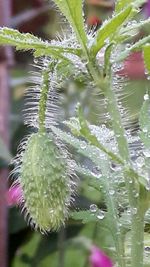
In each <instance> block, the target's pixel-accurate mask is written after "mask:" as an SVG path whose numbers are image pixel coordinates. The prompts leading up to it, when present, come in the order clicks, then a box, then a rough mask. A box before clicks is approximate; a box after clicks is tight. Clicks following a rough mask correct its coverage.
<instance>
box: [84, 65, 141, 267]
mask: <svg viewBox="0 0 150 267" xmlns="http://www.w3.org/2000/svg"><path fill="white" fill-rule="evenodd" d="M88 70H89V71H90V70H91V69H90V68H88ZM90 73H91V76H92V78H93V80H94V82H95V84H96V86H97V87H99V88H100V90H101V89H102V87H103V93H104V95H105V97H106V99H107V101H108V111H109V114H110V116H111V120H112V127H113V130H114V133H115V136H116V140H117V143H118V149H119V154H120V156H121V158H122V159H123V161H124V177H125V184H126V189H127V192H128V197H129V205H130V208H131V209H132V210H135V209H138V200H139V199H138V198H137V196H136V193H138V187H137V180H136V179H137V175H136V174H135V172H134V171H132V170H133V168H132V164H131V160H130V153H129V148H128V142H127V139H126V137H125V130H124V127H123V125H122V119H121V116H120V111H119V108H118V104H117V100H116V96H115V93H114V91H113V89H112V77H111V68H110V67H109V70H108V73H107V75H108V76H107V77H108V78H107V80H106V84H104V83H102V84H101V85H100V82H98V79H99V81H100V80H101V78H100V77H97V78H96V79H95V75H93V72H91V71H90ZM96 75H97V72H96ZM109 201H110V200H109ZM110 204H111V205H110ZM112 204H113V205H114V203H113V200H112V203H109V207H110V209H111V212H112V216H113V218H114V221H115V224H116V222H117V221H116V218H115V216H116V214H115V211H114V209H113V206H112ZM131 220H132V231H131V232H132V233H131V236H132V237H131V257H132V267H137V265H135V262H137V258H138V259H140V262H141V264H142V261H143V260H142V259H143V249H141V246H142V245H139V247H138V249H135V247H136V245H137V243H136V245H135V238H136V235H137V233H136V232H137V231H139V228H141V230H140V231H142V233H140V234H139V233H138V235H139V240H138V244H142V242H143V238H142V236H143V232H144V228H143V223H141V222H140V220H138V222H137V216H135V214H133V213H132V219H131ZM115 227H116V226H115ZM119 236H120V237H119V239H118V240H116V244H117V255H119V254H120V247H122V248H121V251H122V252H121V253H123V251H124V245H123V242H122V241H121V240H122V238H121V233H119ZM121 257H122V259H120V258H118V263H119V266H125V261H124V256H123V254H122V256H121ZM140 266H142V265H140Z"/></svg>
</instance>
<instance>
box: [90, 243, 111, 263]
mask: <svg viewBox="0 0 150 267" xmlns="http://www.w3.org/2000/svg"><path fill="white" fill-rule="evenodd" d="M89 260H90V263H91V267H112V266H113V263H112V260H111V259H110V258H109V257H108V256H107V255H106V254H105V253H104V252H103V251H102V250H100V249H99V248H98V247H96V246H93V247H92V249H91V255H90V258H89Z"/></svg>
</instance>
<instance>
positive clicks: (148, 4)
mask: <svg viewBox="0 0 150 267" xmlns="http://www.w3.org/2000/svg"><path fill="white" fill-rule="evenodd" d="M144 13H145V15H146V17H147V18H148V17H150V0H147V2H146V4H145V6H144Z"/></svg>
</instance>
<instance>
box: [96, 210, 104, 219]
mask: <svg viewBox="0 0 150 267" xmlns="http://www.w3.org/2000/svg"><path fill="white" fill-rule="evenodd" d="M104 217H105V212H104V211H103V210H99V211H98V212H97V218H98V219H99V220H103V219H104Z"/></svg>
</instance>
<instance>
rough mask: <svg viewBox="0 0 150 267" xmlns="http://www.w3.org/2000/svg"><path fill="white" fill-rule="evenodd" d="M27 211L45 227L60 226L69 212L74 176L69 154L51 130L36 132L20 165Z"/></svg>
mask: <svg viewBox="0 0 150 267" xmlns="http://www.w3.org/2000/svg"><path fill="white" fill-rule="evenodd" d="M19 183H20V185H21V187H22V190H23V198H24V200H25V203H24V208H23V209H24V211H25V213H26V216H27V217H29V221H30V222H31V223H32V224H33V225H34V226H35V228H39V229H40V230H41V231H49V230H57V229H58V228H59V227H60V225H61V224H62V223H64V221H65V218H66V217H67V214H68V206H69V204H70V200H71V191H72V189H71V188H72V186H71V183H72V181H71V179H70V177H69V175H68V166H67V162H66V155H65V154H63V153H62V149H60V148H59V146H57V145H56V144H55V142H54V138H53V137H52V135H51V134H47V133H40V132H39V133H35V134H32V135H31V137H30V138H29V139H28V141H27V144H26V149H25V152H24V153H23V156H22V163H21V167H20V178H19Z"/></svg>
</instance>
